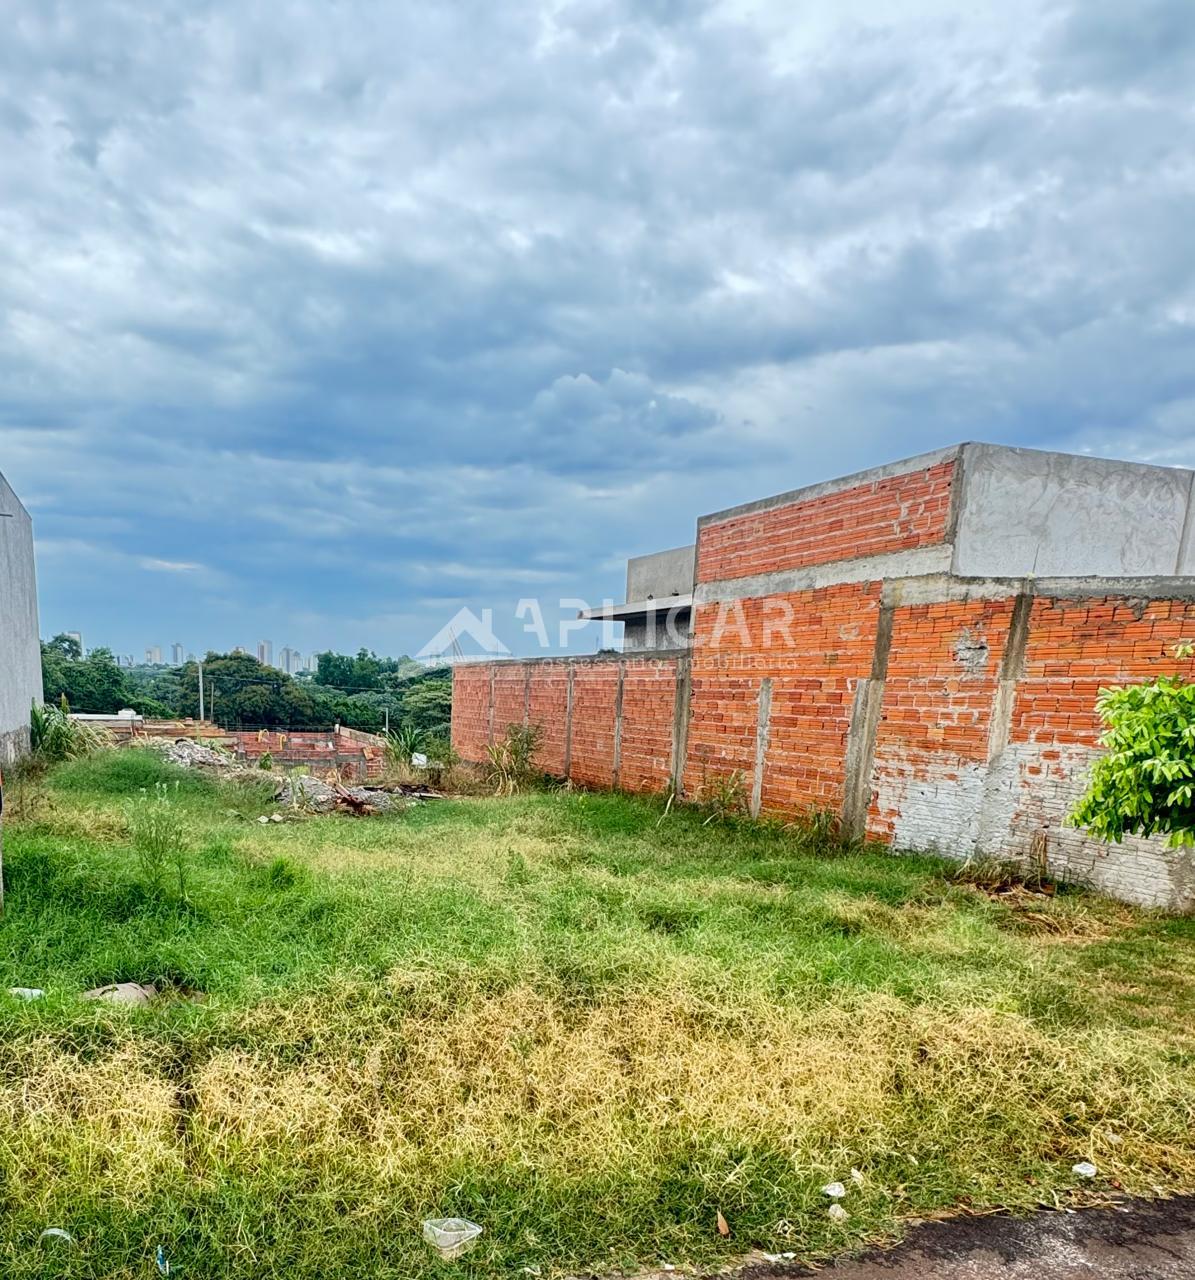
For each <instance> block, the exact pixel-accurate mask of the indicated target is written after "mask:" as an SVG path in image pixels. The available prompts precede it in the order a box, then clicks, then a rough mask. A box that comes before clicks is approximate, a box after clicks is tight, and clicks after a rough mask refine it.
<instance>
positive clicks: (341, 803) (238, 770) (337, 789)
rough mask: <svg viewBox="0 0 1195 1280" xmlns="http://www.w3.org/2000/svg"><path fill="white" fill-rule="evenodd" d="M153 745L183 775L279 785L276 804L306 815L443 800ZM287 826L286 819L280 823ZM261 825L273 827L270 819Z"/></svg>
mask: <svg viewBox="0 0 1195 1280" xmlns="http://www.w3.org/2000/svg"><path fill="white" fill-rule="evenodd" d="M148 745H150V746H152V747H154V748H155V749H157V750H160V751H161V752H162V753H163V755H164V756H165V758H166V759H167V760H169V761H170V762H171V763H172V764H177V765H179V766H181V767H182V768H183V769H214V770H219V772H220V774H221V776H222V777H224V778H227V779H229V780H230V781H231V780H235V779H239V778H247V779H249V780H251V781H254V782H272V783H273V784H274V802H275V803H276V804H278V805H282V806H285V807H287V808H290V809H296V810H299V811H300V812H303V813H333V812H336V811H340V812H342V813H356V814H361V815H368V814H371V813H386V812H388V811H390V810H393V809H401V808H403V807H404V806H405V805H407V804H411V803H416V804H417V803H419V802H420V801H421V800H438V799H440V798H441V796H440V793H439V792H438V791H432V790H430V789H429V788H427V787H425V786H422V785H420V784H418V783H405V784H398V785H396V786H387V787H358V786H344V785H343V784H341V783H339V782H325V781H324V780H323V779H322V778H317V777H314V776H313V775H311V774H306V773H302V774H299V773H296V774H290V775H287V774H284V773H274V772H271V771H267V770H263V769H258V768H254V767H252V766H250V765H246V764H244V763H242V762H241V761H239V760H237V759H236V758H235V757H234V756H232V755H230V754H229V753H228V752H227V751H220V750H217V749H216V748H214V747H208V746H205V745H204V744H203V743H201V742H194V741H192V740H191V739H190V738H177V739H175V740H174V741H171V740H169V739H158V740H157V741H151V742H150V743H149V744H148ZM275 820H276V821H281V820H282V819H281V818H280V817H277V816H276V817H275ZM261 821H266V822H268V821H270V819H269V818H264V819H261Z"/></svg>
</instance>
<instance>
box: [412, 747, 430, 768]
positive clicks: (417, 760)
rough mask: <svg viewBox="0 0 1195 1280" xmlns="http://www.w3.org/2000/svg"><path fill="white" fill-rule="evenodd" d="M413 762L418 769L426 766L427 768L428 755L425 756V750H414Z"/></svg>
mask: <svg viewBox="0 0 1195 1280" xmlns="http://www.w3.org/2000/svg"><path fill="white" fill-rule="evenodd" d="M411 764H412V765H413V766H414V767H415V768H416V769H426V768H427V756H425V755H424V754H423V752H422V751H412V752H411Z"/></svg>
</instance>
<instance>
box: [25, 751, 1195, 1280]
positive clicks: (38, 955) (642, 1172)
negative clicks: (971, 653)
mask: <svg viewBox="0 0 1195 1280" xmlns="http://www.w3.org/2000/svg"><path fill="white" fill-rule="evenodd" d="M167 776H169V777H170V778H172V779H173V778H174V777H175V776H176V775H174V774H173V773H170V772H169V771H168V770H167V769H166V768H165V766H163V765H162V764H160V763H159V762H158V761H157V760H156V759H154V758H152V757H148V756H145V755H142V754H140V753H135V752H124V753H117V754H108V755H104V756H99V757H95V758H93V759H91V760H88V761H83V762H78V763H75V764H71V765H66V766H62V767H60V768H59V769H58V770H57V771H56V772H55V773H54V774H52V775H51V776H50V778H49V780H48V782H47V783H46V784H44V789H45V794H44V796H43V797H42V799H41V801H40V803H39V802H38V801H37V797H36V796H34V795H32V793H30V792H28V791H27V792H26V794H25V796H24V798H23V799H21V800H20V801H19V807H18V811H17V812H16V813H14V812H12V803H13V801H14V796H13V795H12V789H11V788H10V797H9V799H10V812H9V814H8V818H7V821H6V838H5V845H6V854H7V871H8V880H9V899H8V913H7V916H6V918H5V919H4V921H3V923H2V924H0V970H2V972H0V987H8V986H9V985H21V986H39V987H44V988H45V989H46V990H47V997H46V999H44V1000H42V1001H39V1002H36V1003H30V1004H23V1003H18V1002H16V1001H11V1000H8V999H7V998H5V997H3V996H2V995H0V1274H3V1275H4V1276H5V1277H13V1278H17V1280H19V1278H24V1277H30V1276H88V1277H100V1276H102V1277H126V1276H127V1277H132V1276H137V1277H143V1276H145V1275H147V1274H150V1273H151V1272H152V1270H153V1263H152V1259H153V1255H154V1250H155V1249H156V1247H157V1246H158V1245H159V1244H161V1245H163V1246H164V1248H165V1252H166V1255H167V1256H168V1257H169V1258H170V1259H172V1260H173V1262H174V1263H175V1264H176V1265H177V1266H178V1267H179V1268H180V1273H181V1275H182V1276H183V1277H184V1280H185V1278H186V1277H192V1276H193V1277H224V1276H242V1275H244V1276H249V1275H252V1276H254V1277H283V1276H285V1277H288V1278H289V1277H312V1278H315V1277H320V1280H341V1278H345V1280H347V1278H348V1277H357V1276H371V1277H372V1276H379V1277H387V1276H396V1277H397V1276H403V1277H405V1276H412V1275H417V1274H424V1273H427V1272H431V1271H435V1270H437V1269H440V1268H442V1266H443V1264H440V1263H439V1262H436V1261H433V1260H432V1258H431V1257H430V1255H429V1254H428V1252H427V1249H426V1246H425V1245H424V1244H423V1243H422V1242H421V1240H420V1238H419V1223H420V1220H421V1219H422V1218H424V1217H428V1216H439V1215H455V1214H460V1215H463V1216H466V1217H472V1218H474V1219H476V1220H477V1221H478V1222H481V1223H482V1224H484V1226H485V1229H486V1234H485V1235H484V1236H483V1237H482V1241H481V1243H480V1245H479V1247H478V1248H477V1249H476V1250H475V1251H474V1253H472V1254H470V1255H469V1256H468V1257H467V1259H465V1260H464V1261H462V1262H460V1263H457V1264H453V1267H452V1268H451V1269H456V1270H458V1271H460V1272H463V1273H467V1274H471V1275H476V1276H481V1275H486V1276H489V1275H496V1274H499V1273H503V1274H507V1275H512V1274H513V1275H518V1274H521V1273H522V1270H523V1269H524V1268H528V1269H530V1270H529V1272H528V1274H531V1275H539V1274H541V1272H542V1274H543V1275H545V1276H547V1275H550V1274H551V1273H553V1272H557V1271H560V1270H580V1269H582V1268H587V1269H592V1270H598V1271H610V1270H613V1269H616V1268H618V1267H633V1266H636V1265H652V1264H657V1265H658V1264H659V1263H661V1262H664V1261H670V1262H673V1263H676V1264H683V1263H686V1262H690V1263H699V1264H712V1263H716V1262H718V1261H719V1260H723V1261H726V1260H729V1259H730V1258H732V1257H734V1256H737V1255H741V1254H743V1253H745V1252H746V1251H748V1250H749V1249H750V1248H752V1247H754V1246H763V1247H764V1248H768V1249H773V1250H777V1251H781V1250H793V1251H795V1252H796V1253H797V1254H798V1256H800V1257H806V1258H812V1257H817V1256H820V1255H824V1254H826V1253H828V1252H833V1251H837V1250H841V1249H844V1248H848V1247H850V1246H851V1245H853V1244H855V1243H858V1242H860V1241H862V1240H863V1239H875V1238H879V1237H883V1236H886V1235H890V1234H892V1233H894V1232H895V1231H897V1230H898V1229H899V1223H900V1221H901V1220H902V1219H903V1218H906V1217H908V1216H911V1215H917V1214H922V1215H924V1214H929V1213H936V1212H939V1211H943V1210H948V1209H951V1208H956V1207H959V1206H970V1207H975V1208H979V1207H985V1206H992V1205H1008V1206H1014V1207H1029V1206H1032V1205H1034V1204H1036V1203H1037V1202H1038V1201H1045V1202H1047V1203H1055V1202H1056V1201H1063V1202H1069V1197H1070V1196H1072V1194H1074V1191H1075V1189H1076V1185H1077V1183H1078V1182H1079V1179H1077V1178H1076V1177H1075V1176H1074V1175H1073V1174H1072V1172H1071V1166H1072V1165H1073V1164H1074V1163H1075V1162H1076V1161H1079V1160H1083V1159H1090V1160H1092V1161H1094V1163H1095V1164H1096V1165H1097V1166H1098V1168H1099V1177H1098V1179H1097V1180H1096V1182H1095V1184H1094V1187H1095V1189H1096V1190H1097V1191H1101V1190H1107V1189H1109V1188H1110V1187H1114V1186H1115V1185H1116V1184H1117V1183H1119V1184H1121V1185H1122V1186H1123V1188H1124V1190H1125V1191H1130V1192H1138V1193H1145V1194H1152V1193H1158V1192H1168V1191H1173V1190H1178V1189H1180V1188H1181V1189H1190V1188H1192V1187H1193V1186H1195V1136H1193V1133H1192V1125H1193V1120H1195V922H1192V921H1190V920H1184V921H1178V920H1168V919H1164V918H1161V917H1154V916H1149V915H1145V914H1141V913H1135V912H1132V911H1129V910H1128V909H1126V908H1123V907H1119V906H1116V905H1114V904H1111V903H1108V902H1104V901H1101V900H1099V899H1095V898H1091V897H1086V896H1084V895H1080V894H1063V895H1060V896H1059V897H1057V898H1055V899H1053V900H1034V901H1032V902H1031V903H1029V904H1028V906H1026V904H1025V903H1024V902H1023V901H1022V902H1016V901H1013V902H1009V901H993V900H992V899H991V898H989V897H988V896H986V895H985V894H983V893H982V892H979V891H977V890H976V889H974V888H972V887H970V886H967V885H964V884H959V883H955V882H952V881H951V880H950V879H949V878H947V876H946V874H945V870H946V869H945V867H944V865H943V864H939V863H936V862H934V861H932V860H927V859H912V858H893V857H885V856H882V855H877V854H851V855H835V854H834V853H833V851H829V850H825V849H819V848H817V847H809V844H808V842H805V843H803V842H802V841H800V840H799V839H797V838H796V837H795V836H794V835H793V834H792V833H791V832H789V833H785V832H783V831H780V830H769V829H765V828H760V827H751V826H749V825H746V824H744V825H741V826H736V827H729V828H726V827H717V826H709V827H703V826H702V825H701V821H700V817H699V816H697V815H694V814H691V813H684V812H672V813H670V814H668V815H667V816H666V817H665V816H662V810H661V809H660V808H659V807H656V806H653V805H651V804H648V803H643V802H636V801H632V800H628V799H626V798H619V797H613V796H604V795H581V794H571V795H569V794H555V795H531V796H526V797H518V798H515V799H513V800H476V799H474V800H459V801H451V802H444V803H438V804H431V805H427V806H425V807H422V808H416V809H412V810H410V811H408V812H406V813H403V814H401V815H396V816H391V817H384V818H374V819H365V820H362V819H354V818H349V817H327V818H320V819H310V820H306V821H299V822H293V823H286V824H280V825H270V826H268V827H262V826H259V825H257V824H256V823H255V822H253V821H252V819H253V818H254V817H255V816H256V815H257V814H259V813H261V812H263V811H264V810H265V808H266V804H265V800H264V798H263V797H262V796H260V795H258V796H256V797H255V796H254V794H253V792H252V791H249V792H247V793H246V792H236V793H233V792H229V791H227V790H223V789H221V788H218V787H216V786H215V785H213V784H212V783H210V782H208V781H206V780H204V779H201V778H196V777H193V776H188V775H178V776H179V777H180V788H179V791H178V795H177V803H178V804H179V805H180V806H182V807H183V809H184V810H185V813H186V817H187V822H188V827H189V831H190V836H191V841H192V845H193V852H192V856H191V858H192V870H191V872H190V882H189V890H188V896H189V902H188V903H186V904H184V905H179V904H178V903H177V902H175V901H173V900H166V901H162V900H160V899H158V898H156V897H155V896H154V895H152V894H151V893H149V892H147V890H146V888H145V887H144V885H143V883H142V881H141V879H140V873H139V870H138V864H137V859H136V857H135V856H134V854H133V852H132V851H131V849H130V847H129V836H128V831H127V827H126V822H125V818H124V816H123V809H122V806H123V805H124V804H125V803H126V802H127V798H128V796H129V794H130V793H134V792H135V791H136V790H137V788H139V787H141V786H144V785H148V784H151V783H152V782H153V781H154V780H155V779H158V778H160V777H167ZM230 809H238V810H240V812H241V814H242V815H244V816H243V817H237V816H235V815H232V814H230V813H229V812H228V811H229V810H230ZM117 979H135V980H140V981H152V982H157V983H159V984H166V985H170V984H174V986H175V987H176V988H177V989H179V990H180V991H181V990H182V989H198V990H201V991H203V992H206V993H207V994H208V999H207V1000H206V1002H203V1003H194V1002H191V1001H189V1000H186V999H182V998H176V999H172V1000H168V1001H164V1002H162V1003H160V1004H158V1005H155V1006H152V1007H149V1008H146V1009H140V1010H126V1009H117V1008H111V1007H105V1006H100V1005H94V1004H87V1003H82V1002H80V1001H79V1000H78V999H77V998H76V993H78V992H80V991H82V990H83V989H85V988H87V987H91V986H94V985H97V984H99V983H103V982H107V981H112V980H117ZM852 1167H854V1168H856V1169H858V1170H860V1171H861V1172H862V1174H863V1183H862V1185H861V1186H857V1185H856V1184H855V1183H854V1182H852V1181H851V1178H850V1170H851V1169H852ZM831 1179H840V1180H842V1181H844V1182H846V1183H847V1186H848V1188H849V1190H848V1194H847V1197H846V1200H845V1201H844V1204H845V1207H846V1209H847V1211H848V1212H849V1214H850V1218H849V1221H847V1222H846V1223H845V1224H836V1223H834V1222H833V1221H831V1219H830V1218H829V1217H828V1215H827V1205H828V1201H827V1200H826V1199H825V1197H824V1196H823V1195H822V1194H821V1192H820V1188H821V1186H822V1184H823V1183H825V1182H827V1181H829V1180H831ZM1113 1180H1115V1181H1113ZM1085 1188H1086V1190H1088V1191H1090V1190H1091V1189H1092V1184H1085ZM719 1213H721V1214H722V1215H724V1217H725V1219H726V1221H727V1223H728V1224H729V1226H730V1230H731V1234H730V1236H729V1238H723V1237H722V1236H721V1235H720V1234H719V1232H718V1230H717V1215H718V1214H719ZM47 1226H60V1227H64V1228H66V1229H68V1230H70V1231H71V1232H72V1233H73V1234H74V1235H75V1237H76V1239H77V1241H78V1244H77V1247H75V1248H73V1249H72V1248H71V1247H70V1246H62V1245H56V1246H47V1245H41V1246H39V1244H38V1236H39V1233H40V1232H41V1230H42V1229H43V1228H44V1227H47Z"/></svg>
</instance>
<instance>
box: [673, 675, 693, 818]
mask: <svg viewBox="0 0 1195 1280" xmlns="http://www.w3.org/2000/svg"><path fill="white" fill-rule="evenodd" d="M692 662H693V660H692V659H691V658H688V657H685V658H677V660H676V699H675V702H674V703H673V708H672V790H673V792H674V794H675V795H676V796H678V797H679V796H681V795H683V794H684V789H685V761H686V759H687V758H688V754H689V703H690V699H691V697H692V692H693V681H692V675H691V672H692Z"/></svg>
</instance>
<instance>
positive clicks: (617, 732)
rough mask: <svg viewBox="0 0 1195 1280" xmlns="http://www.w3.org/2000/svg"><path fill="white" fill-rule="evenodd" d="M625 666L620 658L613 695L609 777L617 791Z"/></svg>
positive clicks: (620, 756)
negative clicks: (612, 727) (612, 729)
mask: <svg viewBox="0 0 1195 1280" xmlns="http://www.w3.org/2000/svg"><path fill="white" fill-rule="evenodd" d="M626 675H627V664H626V663H625V662H624V661H623V660H622V659H621V658H620V659H619V661H618V691H617V693H615V695H614V769H613V773H612V775H611V779H610V782H611V786H613V788H614V790H615V791H617V790H618V784H619V782H620V781H621V779H622V690H623V684H624V682H625V681H626Z"/></svg>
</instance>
